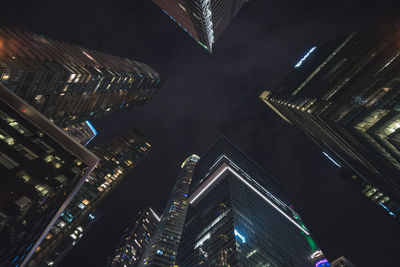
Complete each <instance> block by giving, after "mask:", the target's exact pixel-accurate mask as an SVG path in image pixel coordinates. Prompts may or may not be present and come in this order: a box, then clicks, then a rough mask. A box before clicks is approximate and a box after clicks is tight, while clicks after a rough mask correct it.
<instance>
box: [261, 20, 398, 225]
mask: <svg viewBox="0 0 400 267" xmlns="http://www.w3.org/2000/svg"><path fill="white" fill-rule="evenodd" d="M399 39H400V24H399V21H394V22H390V23H386V24H382V25H378V26H375V27H371V28H369V29H367V30H366V31H362V32H358V33H352V34H350V35H348V36H346V37H344V38H342V39H340V40H337V41H334V42H331V43H328V44H325V45H321V46H318V47H312V48H311V49H310V50H309V51H308V53H306V55H305V56H303V57H302V58H301V60H299V62H298V63H297V64H296V65H295V66H294V67H293V70H292V71H291V72H290V73H289V75H288V77H287V78H286V79H285V80H284V81H283V82H282V83H281V84H280V86H279V87H278V88H277V89H276V90H274V91H272V92H271V91H264V92H263V93H262V94H261V95H260V98H261V100H262V101H264V103H265V104H267V105H268V106H269V107H270V108H271V109H272V110H274V111H275V112H276V113H277V114H278V115H279V116H281V118H283V119H284V120H285V121H287V122H288V123H290V124H292V125H293V126H295V127H298V128H300V129H301V130H303V132H305V133H306V134H307V135H308V136H309V137H310V138H311V139H312V140H313V141H314V142H315V143H316V144H317V145H319V146H320V147H321V149H322V150H323V154H324V155H325V156H326V157H327V158H328V159H330V160H331V161H332V162H333V163H334V164H335V165H336V166H337V167H338V168H339V169H340V174H341V175H342V176H343V177H344V178H345V179H346V180H347V181H348V182H349V183H350V184H351V185H353V186H354V187H355V188H356V189H357V190H358V191H361V192H362V194H364V195H365V196H366V197H368V198H369V199H370V200H372V201H373V202H374V203H375V204H376V205H378V206H379V207H381V208H383V209H384V210H385V211H386V212H387V213H388V214H390V215H391V216H393V217H396V218H397V219H398V218H399V216H400V206H399V203H400V181H399V179H398V178H399V177H400V57H399V55H400V47H399Z"/></svg>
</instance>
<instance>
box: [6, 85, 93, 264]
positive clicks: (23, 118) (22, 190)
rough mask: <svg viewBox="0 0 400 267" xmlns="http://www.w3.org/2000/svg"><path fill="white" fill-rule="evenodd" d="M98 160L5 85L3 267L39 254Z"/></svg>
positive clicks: (20, 262)
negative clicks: (42, 242) (34, 253)
mask: <svg viewBox="0 0 400 267" xmlns="http://www.w3.org/2000/svg"><path fill="white" fill-rule="evenodd" d="M98 161H99V159H98V158H97V157H96V156H95V155H94V154H93V153H91V152H90V151H88V150H87V149H85V148H84V147H83V146H81V145H80V144H78V143H77V142H75V141H74V140H73V139H72V138H71V137H69V136H68V135H66V134H65V133H64V131H62V130H61V129H60V128H58V127H57V126H55V125H54V124H53V123H51V122H50V121H49V120H48V119H46V118H45V117H43V116H42V115H41V114H40V113H39V112H38V111H37V110H35V109H34V108H33V107H32V106H30V105H29V104H28V103H26V102H25V101H23V100H22V99H21V98H19V97H18V96H17V95H15V94H14V93H13V92H11V91H10V90H8V89H7V88H6V87H4V86H2V85H0V176H1V177H0V265H1V266H20V265H21V264H23V262H26V261H27V260H28V259H29V258H30V256H31V255H32V253H33V252H34V251H35V250H36V248H37V246H38V244H39V243H40V241H41V240H42V239H44V238H46V237H47V236H48V232H49V230H50V228H51V227H52V225H53V224H54V222H55V221H56V220H57V218H58V217H59V216H60V214H61V212H62V210H63V209H64V208H65V207H66V206H67V205H68V204H69V203H70V202H71V199H72V198H73V197H74V195H75V194H76V193H77V191H78V190H79V189H80V187H81V186H82V184H83V183H84V182H85V180H86V179H88V177H89V175H90V173H91V172H92V170H93V169H94V167H95V166H96V164H97V163H98Z"/></svg>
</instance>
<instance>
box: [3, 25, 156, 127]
mask: <svg viewBox="0 0 400 267" xmlns="http://www.w3.org/2000/svg"><path fill="white" fill-rule="evenodd" d="M0 48H1V49H0V82H1V83H3V84H4V85H6V86H7V87H8V88H9V89H10V90H11V91H13V92H14V93H15V94H17V95H18V96H20V97H21V98H23V99H24V100H26V101H27V102H28V103H30V104H31V105H32V106H33V107H34V108H36V109H37V110H38V111H39V112H41V113H42V114H43V115H45V116H46V117H47V118H49V119H50V120H51V121H53V122H54V123H55V124H57V125H58V126H60V127H66V126H69V125H73V124H78V123H81V122H83V121H86V120H92V119H94V118H98V117H101V116H104V115H106V114H109V113H112V112H115V111H119V110H126V109H130V108H134V107H137V106H139V105H142V104H145V103H147V102H149V101H150V100H151V99H152V97H153V96H154V95H155V94H156V92H157V91H158V88H159V86H160V78H159V75H158V73H157V72H155V71H154V70H153V69H152V68H151V67H150V66H148V65H146V64H143V63H140V62H137V61H134V60H129V59H127V58H121V57H117V56H112V55H109V54H106V53H102V52H97V51H93V50H90V49H86V48H82V47H79V46H77V45H71V44H67V43H64V42H60V41H55V40H51V39H49V38H46V37H43V36H41V35H36V34H32V33H28V32H24V31H20V30H18V29H12V28H8V27H6V26H0Z"/></svg>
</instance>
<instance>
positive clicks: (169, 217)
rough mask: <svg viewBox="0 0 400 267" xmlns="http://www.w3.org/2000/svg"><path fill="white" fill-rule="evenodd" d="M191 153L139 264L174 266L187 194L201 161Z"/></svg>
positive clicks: (183, 164)
mask: <svg viewBox="0 0 400 267" xmlns="http://www.w3.org/2000/svg"><path fill="white" fill-rule="evenodd" d="M199 159H200V158H199V157H198V156H197V155H191V156H190V157H188V158H187V159H186V160H185V161H184V162H183V163H182V165H181V168H182V170H181V172H180V174H179V176H178V179H177V180H176V183H175V186H174V188H173V189H172V192H171V195H170V197H169V199H168V202H167V205H166V206H165V209H164V212H163V214H162V217H161V221H160V223H159V224H158V226H157V230H156V232H155V234H154V237H153V238H152V239H151V240H150V243H149V245H148V246H147V248H146V250H145V253H144V254H143V257H142V259H141V262H140V265H139V266H159V267H161V266H165V267H169V266H173V265H174V264H175V260H176V254H177V252H178V247H179V243H180V240H181V235H182V231H183V226H184V223H185V218H186V213H187V209H188V206H189V203H188V202H187V196H188V193H189V187H190V183H191V181H192V177H193V172H194V168H195V167H196V163H197V162H198V161H199Z"/></svg>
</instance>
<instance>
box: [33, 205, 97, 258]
mask: <svg viewBox="0 0 400 267" xmlns="http://www.w3.org/2000/svg"><path fill="white" fill-rule="evenodd" d="M102 215H103V213H102V212H101V211H100V210H98V209H96V210H94V211H92V212H90V214H89V216H87V217H85V218H83V219H82V222H81V223H80V224H79V225H78V226H76V227H74V228H73V230H70V232H71V234H70V235H69V236H66V237H65V238H64V239H62V240H61V241H60V243H59V244H58V245H57V247H56V248H55V249H54V251H53V253H52V254H51V255H49V256H48V257H47V258H46V261H45V262H42V263H41V264H39V265H38V266H57V265H58V264H59V263H60V262H61V261H62V260H63V259H64V257H65V256H66V255H67V254H68V253H69V252H70V251H71V250H72V249H73V248H74V246H75V245H76V243H78V242H79V240H80V239H81V238H82V237H83V235H85V234H86V233H87V231H89V230H90V229H91V228H92V226H93V225H94V224H95V223H96V222H97V221H98V220H99V219H100V218H101V216H102ZM63 225H66V223H63V222H61V223H60V222H59V223H58V224H57V227H63ZM53 229H54V228H53Z"/></svg>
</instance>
